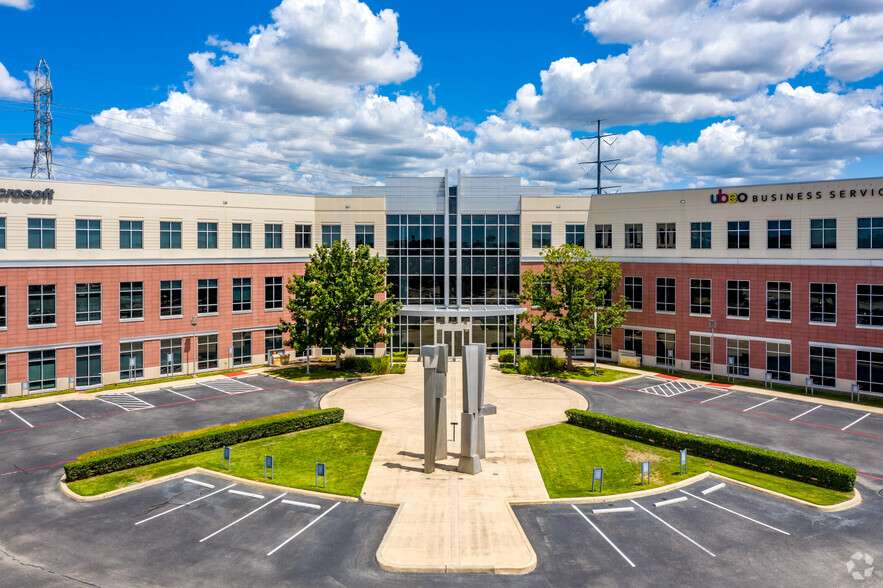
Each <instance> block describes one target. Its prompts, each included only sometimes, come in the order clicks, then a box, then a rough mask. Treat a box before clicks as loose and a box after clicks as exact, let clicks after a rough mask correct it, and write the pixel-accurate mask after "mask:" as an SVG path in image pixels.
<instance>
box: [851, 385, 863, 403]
mask: <svg viewBox="0 0 883 588" xmlns="http://www.w3.org/2000/svg"><path fill="white" fill-rule="evenodd" d="M853 396H855V397H856V400H858V401H859V402H861V401H862V394H861V391H860V389H859V387H858V384H853V385H852V388H851V389H850V392H849V399H850V400H852V397H853Z"/></svg>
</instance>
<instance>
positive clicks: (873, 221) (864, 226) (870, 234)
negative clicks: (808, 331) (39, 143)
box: [4, 216, 883, 249]
mask: <svg viewBox="0 0 883 588" xmlns="http://www.w3.org/2000/svg"><path fill="white" fill-rule="evenodd" d="M4 232H5V231H4ZM4 241H5V239H4ZM858 248H859V249H883V216H878V217H873V218H860V219H858Z"/></svg>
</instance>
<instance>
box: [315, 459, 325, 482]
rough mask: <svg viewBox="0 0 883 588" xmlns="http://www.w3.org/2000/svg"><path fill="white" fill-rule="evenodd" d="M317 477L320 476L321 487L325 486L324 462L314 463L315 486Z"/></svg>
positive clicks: (317, 480)
mask: <svg viewBox="0 0 883 588" xmlns="http://www.w3.org/2000/svg"><path fill="white" fill-rule="evenodd" d="M319 478H322V487H323V488H324V487H325V480H326V478H325V464H324V463H316V488H318V487H319Z"/></svg>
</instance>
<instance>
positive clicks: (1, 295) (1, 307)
mask: <svg viewBox="0 0 883 588" xmlns="http://www.w3.org/2000/svg"><path fill="white" fill-rule="evenodd" d="M5 328H6V286H0V329H5Z"/></svg>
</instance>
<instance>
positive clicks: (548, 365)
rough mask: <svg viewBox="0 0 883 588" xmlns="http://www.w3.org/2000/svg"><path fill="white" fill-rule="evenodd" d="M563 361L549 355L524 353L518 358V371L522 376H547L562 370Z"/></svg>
mask: <svg viewBox="0 0 883 588" xmlns="http://www.w3.org/2000/svg"><path fill="white" fill-rule="evenodd" d="M565 365H567V364H566V363H565V361H564V360H563V359H561V358H559V357H551V356H549V355H524V356H522V357H519V358H518V373H519V374H521V375H522V376H547V375H550V374H554V373H557V372H562V371H564V366H565Z"/></svg>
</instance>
